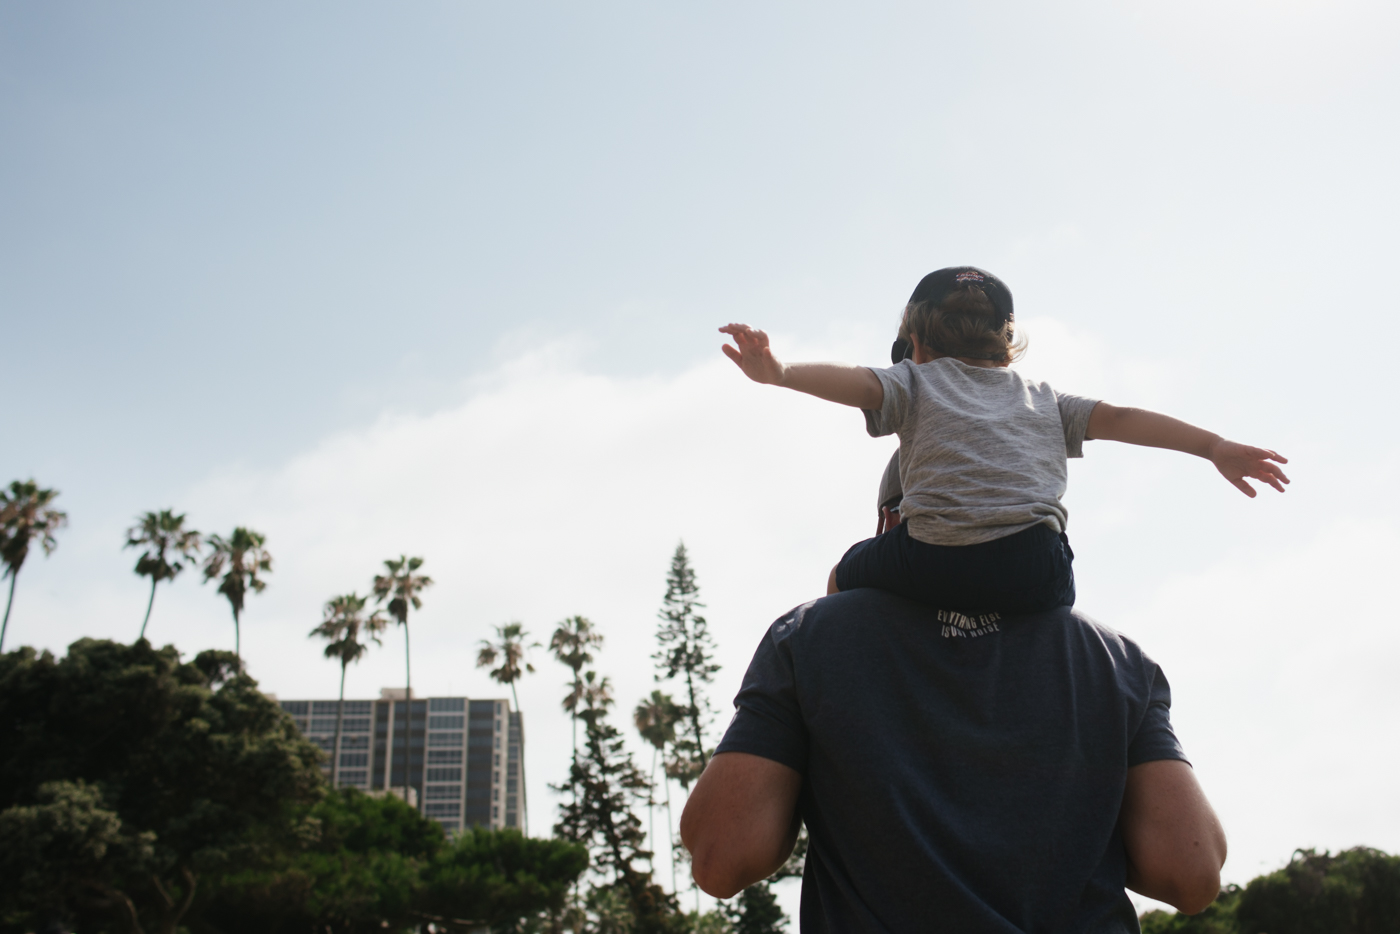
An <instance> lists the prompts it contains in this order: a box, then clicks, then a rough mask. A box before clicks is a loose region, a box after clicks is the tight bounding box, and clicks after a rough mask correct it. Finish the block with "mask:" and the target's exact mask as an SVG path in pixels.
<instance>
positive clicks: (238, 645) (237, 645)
mask: <svg viewBox="0 0 1400 934" xmlns="http://www.w3.org/2000/svg"><path fill="white" fill-rule="evenodd" d="M233 657H234V658H236V659H238V670H239V671H240V672H241V671H242V670H243V636H242V634H241V633H240V632H239V628H238V607H234V608H233Z"/></svg>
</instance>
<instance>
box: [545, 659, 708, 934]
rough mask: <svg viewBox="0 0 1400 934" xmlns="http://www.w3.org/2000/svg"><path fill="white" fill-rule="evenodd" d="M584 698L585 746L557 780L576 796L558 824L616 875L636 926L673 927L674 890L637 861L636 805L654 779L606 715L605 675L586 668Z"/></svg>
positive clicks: (648, 933) (647, 932) (614, 882)
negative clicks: (566, 773)
mask: <svg viewBox="0 0 1400 934" xmlns="http://www.w3.org/2000/svg"><path fill="white" fill-rule="evenodd" d="M581 699H582V709H581V711H580V712H579V719H580V720H581V721H583V725H584V741H583V746H582V748H580V749H579V751H578V753H577V754H576V755H575V756H574V760H573V763H572V764H571V765H570V767H569V781H568V782H567V783H566V784H564V785H556V786H552V787H553V788H554V790H555V791H561V792H562V791H571V792H573V795H572V800H571V801H570V802H569V803H567V804H564V805H561V806H560V813H561V817H560V821H559V823H558V824H557V825H556V826H555V828H554V832H555V834H556V835H557V836H559V837H562V838H564V839H567V840H573V841H575V842H578V843H582V844H584V845H585V846H587V847H588V849H589V853H590V855H591V857H592V859H591V862H592V865H593V867H594V868H595V869H596V870H598V871H600V872H603V873H606V874H608V875H610V876H611V877H612V878H611V881H610V884H609V887H610V888H612V889H615V890H616V891H618V892H620V893H624V894H625V895H626V897H627V902H628V908H629V909H630V912H631V915H632V923H633V925H634V926H633V927H632V930H634V931H636V932H637V934H669V932H672V931H676V930H677V924H678V920H679V919H680V918H681V916H680V915H679V914H678V913H677V908H676V904H675V899H674V897H673V896H670V895H667V894H666V893H665V892H664V891H663V890H662V888H661V887H660V886H659V885H657V884H656V883H654V882H653V881H652V877H651V872H650V871H642V870H640V869H638V868H636V866H634V865H633V864H634V863H635V862H636V861H638V860H650V858H651V853H650V852H648V851H647V850H646V849H645V846H644V844H645V842H646V835H645V833H644V832H643V831H642V822H641V819H640V818H638V817H637V815H636V814H635V813H634V812H633V810H632V808H633V806H634V805H636V804H640V803H642V802H644V801H647V800H648V799H649V798H650V795H651V782H650V781H648V780H647V777H646V775H645V773H643V772H642V770H641V769H639V768H637V766H636V764H635V763H633V761H632V755H631V753H630V752H628V751H627V749H626V743H625V740H624V738H623V736H622V734H621V733H619V732H618V731H617V729H616V728H615V727H614V726H613V725H612V724H611V723H609V722H608V708H609V707H611V706H612V703H613V700H612V692H611V686H610V685H609V683H608V679H607V678H599V677H598V676H597V673H596V672H593V671H588V672H585V673H584V675H583V691H582V698H581ZM591 900H592V899H591Z"/></svg>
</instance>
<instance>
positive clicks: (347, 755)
mask: <svg viewBox="0 0 1400 934" xmlns="http://www.w3.org/2000/svg"><path fill="white" fill-rule="evenodd" d="M368 765H369V753H367V752H342V753H341V754H340V767H341V768H342V769H343V768H346V767H347V766H348V767H351V768H361V767H365V766H368Z"/></svg>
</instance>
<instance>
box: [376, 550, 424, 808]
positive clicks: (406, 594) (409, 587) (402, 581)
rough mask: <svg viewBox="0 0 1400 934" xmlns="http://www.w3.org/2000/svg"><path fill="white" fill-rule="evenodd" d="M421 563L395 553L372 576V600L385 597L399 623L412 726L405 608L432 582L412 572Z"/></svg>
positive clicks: (405, 775) (417, 602)
mask: <svg viewBox="0 0 1400 934" xmlns="http://www.w3.org/2000/svg"><path fill="white" fill-rule="evenodd" d="M422 566H423V559H422V558H410V557H408V556H407V555H399V557H398V559H397V560H395V559H392V558H391V559H387V560H386V561H385V562H384V568H385V570H387V571H388V572H389V573H388V574H376V575H375V576H374V601H375V602H376V603H383V602H384V601H385V600H388V601H389V607H388V609H389V615H390V616H392V617H393V618H394V619H395V620H397V621H398V624H399V625H400V626H402V627H403V672H404V703H405V705H406V706H405V713H406V715H407V719H406V720H405V721H404V722H405V723H407V724H408V725H409V728H410V729H411V728H412V725H413V665H412V654H411V653H410V652H409V643H408V609H409V607H412V608H413V609H415V610H421V609H422V608H423V600H422V598H420V597H419V596H418V595H419V594H420V593H422V592H423V591H424V590H426V589H427V588H429V587H431V586H432V585H433V579H432V578H431V577H429V576H428V575H426V574H417V573H415V572H416V571H417V570H418V569H419V568H420V567H422ZM393 771H394V770H393V768H392V766H391V767H390V769H389V773H390V776H391V778H390V782H389V784H390V785H392V784H393V780H392V775H393ZM403 799H404V801H405V802H407V801H408V744H407V743H405V744H404V747H403Z"/></svg>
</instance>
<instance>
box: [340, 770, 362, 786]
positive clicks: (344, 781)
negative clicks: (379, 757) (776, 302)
mask: <svg viewBox="0 0 1400 934" xmlns="http://www.w3.org/2000/svg"><path fill="white" fill-rule="evenodd" d="M340 784H341V786H342V787H344V786H345V785H354V786H356V787H364V786H365V785H368V784H369V773H368V772H366V771H365V770H364V769H354V770H346V771H343V772H341V773H340Z"/></svg>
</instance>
